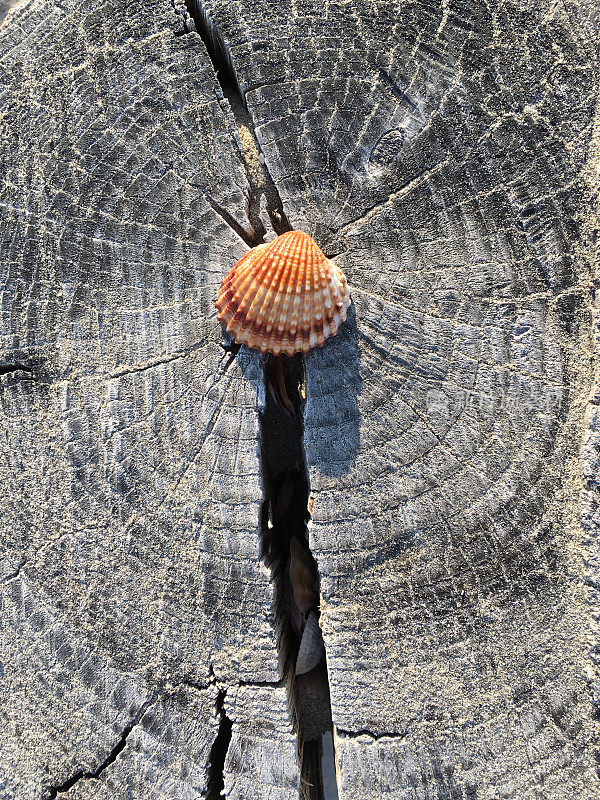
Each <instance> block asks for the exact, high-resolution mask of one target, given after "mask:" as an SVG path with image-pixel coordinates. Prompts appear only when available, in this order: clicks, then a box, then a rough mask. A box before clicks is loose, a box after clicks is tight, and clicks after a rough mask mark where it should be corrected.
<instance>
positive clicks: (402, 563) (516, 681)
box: [205, 1, 600, 799]
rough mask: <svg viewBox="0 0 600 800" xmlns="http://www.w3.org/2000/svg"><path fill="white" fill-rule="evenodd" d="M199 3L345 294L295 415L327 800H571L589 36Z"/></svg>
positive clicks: (289, 207)
mask: <svg viewBox="0 0 600 800" xmlns="http://www.w3.org/2000/svg"><path fill="white" fill-rule="evenodd" d="M205 7H207V8H208V9H209V13H210V14H211V16H212V18H213V21H214V22H215V23H216V24H217V25H219V27H220V28H221V29H222V30H223V32H224V35H225V38H226V39H228V40H229V41H231V42H232V52H233V57H234V61H235V63H236V65H237V67H238V75H239V76H240V81H241V84H242V86H243V87H245V88H246V89H247V95H246V96H247V100H248V105H249V108H250V110H251V112H252V114H253V116H254V119H255V122H256V127H257V135H258V138H259V140H260V142H261V145H262V149H263V152H264V154H265V157H266V160H267V164H268V166H269V169H270V171H271V174H272V175H273V177H274V179H275V182H276V184H277V185H278V187H279V190H280V193H281V195H282V197H283V199H284V204H285V207H286V211H287V213H288V216H289V217H290V219H291V220H293V222H294V224H296V225H299V226H307V227H308V228H309V229H310V230H313V231H315V232H316V235H317V237H318V238H319V239H320V241H321V242H322V243H323V244H324V245H325V246H326V248H327V252H328V253H329V254H331V255H337V260H338V262H339V263H340V264H341V265H342V266H343V268H344V269H345V270H346V272H347V275H348V278H349V281H350V283H351V285H352V286H353V297H354V303H355V308H356V322H355V323H354V322H353V323H351V324H350V325H349V326H348V327H347V329H346V331H345V332H343V333H341V334H340V335H339V336H338V337H337V338H336V339H335V340H333V341H332V342H331V343H329V344H328V345H327V346H326V347H325V348H324V349H323V351H322V352H315V353H313V354H311V356H310V357H309V359H308V383H307V396H308V399H307V408H306V415H305V420H306V447H307V457H308V461H309V464H310V467H311V480H312V493H313V498H314V519H313V525H312V530H311V544H312V549H313V554H314V555H315V556H316V558H317V560H318V563H319V568H320V573H321V590H322V593H323V602H322V611H323V614H322V617H321V620H322V624H323V627H324V634H325V640H326V644H327V658H328V667H329V677H330V683H331V692H332V708H333V720H334V723H335V725H336V728H337V736H336V747H337V756H338V760H339V774H340V782H341V792H340V796H342V797H344V798H361V799H362V798H366V797H373V798H379V797H381V796H382V795H385V796H393V797H402V798H405V797H406V798H409V797H410V798H429V797H473V798H475V797H477V798H483V797H485V798H487V797H515V798H517V797H518V798H525V797H527V798H529V797H531V798H533V797H542V796H543V797H556V798H562V797H567V796H573V797H575V796H580V797H586V798H592V797H596V796H597V795H598V792H599V791H600V787H599V785H598V776H597V772H596V763H595V761H594V757H593V753H592V749H590V747H589V745H590V743H591V742H592V741H597V737H598V725H597V722H596V721H595V720H594V718H593V713H594V708H593V703H592V695H591V691H590V689H591V685H590V680H591V674H592V673H591V672H590V670H591V669H592V666H593V662H592V661H591V659H590V654H589V642H590V636H591V635H592V631H593V630H594V628H593V627H591V621H592V620H591V619H590V613H589V606H588V605H587V601H588V599H589V598H588V597H587V591H586V588H585V586H584V582H583V577H584V566H583V564H582V560H581V558H582V539H581V530H580V528H579V525H578V503H577V499H578V492H579V486H580V483H579V477H578V476H579V466H578V460H577V453H578V446H579V440H580V435H581V431H582V429H583V424H584V421H583V416H582V412H583V406H584V401H585V397H586V394H587V392H588V390H589V386H590V380H591V372H590V366H589V365H590V361H589V354H590V353H591V352H592V349H591V345H590V339H589V322H590V308H589V304H590V294H589V288H590V271H589V262H588V258H589V256H590V253H589V252H588V251H586V244H585V238H584V237H583V235H582V234H583V233H585V232H586V230H585V226H586V224H587V219H586V218H588V203H589V198H590V189H591V188H593V189H595V188H596V185H595V184H593V185H592V186H590V182H589V180H588V179H589V178H590V177H591V173H589V172H588V173H587V174H586V172H585V170H586V164H587V163H588V158H589V157H590V155H589V154H590V132H591V121H592V119H593V116H594V111H595V104H596V96H597V77H596V62H595V57H596V45H595V42H596V39H597V31H596V27H595V26H596V20H594V15H593V14H591V15H586V14H585V13H584V9H583V7H580V6H579V5H578V4H572V5H571V4H567V5H560V6H556V5H551V4H546V3H530V4H527V5H526V6H525V5H518V4H502V5H498V6H496V5H492V6H487V5H483V4H480V3H452V2H450V3H440V4H438V3H432V4H424V3H414V4H407V5H402V6H400V5H399V4H396V3H393V2H390V3H387V2H378V3H377V4H367V3H365V4H357V3H353V4H351V5H348V4H334V3H332V4H326V5H325V6H321V5H320V4H319V5H317V4H308V3H300V4H293V5H291V4H287V3H283V4H278V5H277V8H276V9H273V8H272V7H270V13H269V14H268V15H267V14H266V13H265V14H264V15H261V14H260V13H256V12H255V9H254V6H252V8H251V9H247V8H246V7H245V4H242V3H233V4H231V3H227V4H226V3H219V2H212V1H211V2H208V3H205ZM240 18H241V19H242V20H243V24H240ZM249 30H251V31H252V35H251V36H249V35H248V31H249ZM274 32H277V36H274V35H273V34H274ZM271 37H272V38H271ZM255 41H259V42H261V43H264V44H263V46H261V47H260V48H258V49H256V48H254V47H253V44H254V42H255ZM593 158H594V159H595V161H594V163H596V164H597V153H596V155H595V156H593ZM595 179H597V176H593V177H592V180H595ZM588 234H589V231H588Z"/></svg>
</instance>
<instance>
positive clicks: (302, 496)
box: [261, 354, 333, 800]
mask: <svg viewBox="0 0 600 800" xmlns="http://www.w3.org/2000/svg"><path fill="white" fill-rule="evenodd" d="M304 369H305V365H304V357H303V356H302V355H300V354H298V355H296V356H294V357H292V358H288V357H287V356H278V357H274V356H270V355H268V356H265V357H264V375H265V384H266V403H265V409H264V411H263V413H262V415H261V452H262V456H261V458H262V475H263V483H264V492H265V505H264V508H263V519H262V531H263V556H264V559H265V562H266V563H267V565H268V566H269V567H270V568H271V573H272V576H273V580H274V583H275V588H276V598H277V607H276V615H277V620H278V627H279V648H280V660H281V667H282V672H283V674H284V675H285V676H286V679H287V686H288V696H289V701H290V709H291V713H292V716H293V718H294V721H295V724H296V728H297V735H298V758H299V763H300V796H301V798H303V800H323V798H324V790H323V782H322V756H323V746H322V738H323V735H324V734H326V733H328V732H330V731H332V728H333V724H332V715H331V703H330V698H329V683H328V677H327V665H326V660H325V652H324V645H323V646H322V652H320V651H319V649H318V648H316V649H315V650H314V656H313V660H314V665H313V664H312V661H311V660H310V659H309V661H308V664H307V665H305V667H306V666H309V667H310V668H309V669H306V668H305V667H304V668H302V670H301V664H300V661H301V659H300V652H301V650H302V647H301V642H302V641H303V638H304V635H305V633H306V631H307V626H308V624H309V617H311V616H312V618H313V619H312V621H313V622H314V623H315V624H318V622H317V620H318V617H319V575H318V569H317V564H316V562H315V560H314V558H313V556H312V553H311V551H310V547H309V541H308V529H307V523H308V521H309V519H310V514H309V511H308V501H309V493H310V483H309V476H308V469H307V466H306V456H305V452H304V443H303V434H304V419H303V408H304V400H305V396H304V395H305V392H304ZM319 635H320V634H319ZM299 671H301V674H297V672H299Z"/></svg>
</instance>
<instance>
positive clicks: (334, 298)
mask: <svg viewBox="0 0 600 800" xmlns="http://www.w3.org/2000/svg"><path fill="white" fill-rule="evenodd" d="M349 305H350V292H349V289H348V284H347V282H346V278H345V276H344V274H343V272H342V271H341V270H340V269H339V267H338V266H336V264H334V263H333V261H330V260H329V259H328V258H327V257H326V256H325V255H324V254H323V253H322V252H321V250H320V249H319V246H318V245H317V243H316V242H315V240H314V239H312V238H311V237H310V236H309V235H308V234H307V233H303V232H302V231H290V232H289V233H284V234H282V235H281V236H278V237H277V238H276V239H274V240H273V241H272V242H269V243H267V244H261V245H259V246H258V247H254V248H253V249H252V250H250V252H249V253H246V255H245V256H244V257H243V258H241V259H240V260H239V261H238V262H237V264H235V266H233V267H232V268H231V269H230V270H229V272H228V273H227V275H226V276H225V278H224V279H223V283H222V284H221V288H220V289H219V297H218V299H217V302H216V303H215V306H216V308H217V310H218V312H219V313H218V315H217V319H218V320H219V321H220V322H223V323H224V324H225V326H226V328H227V330H228V331H230V332H231V333H232V334H233V336H234V338H235V340H236V342H240V343H241V344H246V345H248V347H253V348H254V349H256V350H260V351H261V352H262V353H267V352H268V353H273V354H274V355H279V354H280V353H285V354H287V355H289V356H291V355H293V354H294V353H299V352H303V353H308V351H309V350H310V348H311V347H319V346H321V345H322V344H324V342H325V339H327V338H328V337H329V336H333V335H334V334H335V333H337V329H338V327H339V325H340V323H341V322H343V320H345V319H346V311H347V309H348V306H349Z"/></svg>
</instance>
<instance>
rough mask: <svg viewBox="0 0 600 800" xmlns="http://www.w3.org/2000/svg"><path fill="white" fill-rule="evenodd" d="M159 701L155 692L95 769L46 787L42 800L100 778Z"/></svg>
mask: <svg viewBox="0 0 600 800" xmlns="http://www.w3.org/2000/svg"><path fill="white" fill-rule="evenodd" d="M157 699H158V693H157V692H154V694H153V695H152V696H151V697H150V698H148V700H146V701H145V702H144V703H142V705H141V706H140V707H139V709H138V711H137V712H136V714H135V715H134V716H133V717H132V719H131V720H130V721H129V722H128V723H127V725H126V726H125V727H124V728H123V732H122V733H121V736H120V738H119V741H118V742H117V743H116V745H115V746H114V747H113V748H112V750H110V752H109V753H108V755H107V756H106V758H105V759H104V760H103V761H101V762H100V764H98V766H97V767H96V768H95V769H91V770H83V769H80V770H77V772H75V773H73V775H71V776H70V777H68V778H67V779H66V780H64V781H63V782H62V783H55V784H52V785H51V786H46V787H44V789H43V791H42V800H55V798H56V797H57V795H59V794H63V793H64V792H68V791H69V789H71V788H72V787H73V786H74V785H75V784H76V783H77V782H78V781H82V780H89V779H90V778H98V777H99V776H100V775H101V774H102V773H103V772H104V770H105V769H106V768H107V767H109V766H110V765H111V764H113V763H114V762H115V761H116V759H117V757H118V755H119V754H120V753H121V752H122V751H123V750H124V749H125V745H126V744H127V739H128V737H129V734H130V733H131V731H132V730H133V729H134V728H135V726H136V725H138V724H139V723H140V721H141V719H142V717H143V716H144V714H145V713H146V711H147V710H148V708H150V706H151V705H153V704H154V703H155V702H156V701H157Z"/></svg>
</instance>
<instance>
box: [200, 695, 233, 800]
mask: <svg viewBox="0 0 600 800" xmlns="http://www.w3.org/2000/svg"><path fill="white" fill-rule="evenodd" d="M225 695H226V690H225V689H222V690H221V691H220V692H219V694H218V696H217V703H216V706H217V713H218V715H219V732H218V733H217V736H216V739H215V741H214V742H213V746H212V747H211V749H210V756H209V765H208V785H207V787H206V794H205V795H204V796H205V798H206V800H219V798H221V797H222V796H223V789H224V788H225V777H224V772H225V758H226V757H227V750H228V749H229V744H230V742H231V730H232V727H233V724H232V722H231V720H230V719H229V717H228V716H227V714H226V712H225Z"/></svg>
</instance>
